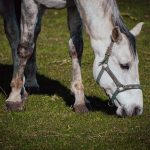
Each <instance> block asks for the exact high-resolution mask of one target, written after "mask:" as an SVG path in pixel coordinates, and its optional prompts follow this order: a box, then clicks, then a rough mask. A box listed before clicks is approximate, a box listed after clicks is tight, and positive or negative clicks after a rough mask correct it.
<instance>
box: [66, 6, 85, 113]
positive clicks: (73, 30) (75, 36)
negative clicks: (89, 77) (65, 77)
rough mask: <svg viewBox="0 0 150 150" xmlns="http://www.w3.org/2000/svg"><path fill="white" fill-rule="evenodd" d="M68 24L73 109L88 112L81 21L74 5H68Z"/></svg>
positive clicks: (78, 111)
mask: <svg viewBox="0 0 150 150" xmlns="http://www.w3.org/2000/svg"><path fill="white" fill-rule="evenodd" d="M68 26H69V30H70V34H71V39H70V40H69V53H70V56H71V59H72V83H71V91H72V93H73V94H74V96H75V103H74V106H73V108H74V110H75V112H77V113H84V112H88V108H87V106H86V101H85V100H86V98H85V95H84V86H83V84H82V77H81V65H80V64H81V58H82V52H83V40H82V22H81V19H80V16H79V13H78V11H77V8H76V6H73V7H68Z"/></svg>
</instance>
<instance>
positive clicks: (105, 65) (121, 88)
mask: <svg viewBox="0 0 150 150" xmlns="http://www.w3.org/2000/svg"><path fill="white" fill-rule="evenodd" d="M113 45H114V41H113V40H112V41H111V43H110V45H109V47H108V49H107V51H106V53H105V57H104V59H103V61H102V62H100V64H99V66H102V69H101V71H100V72H99V74H98V76H97V79H96V82H97V83H98V84H99V82H100V80H101V78H102V75H103V73H104V71H106V72H107V73H108V75H109V76H110V77H111V79H112V80H113V81H114V83H115V85H116V87H117V89H116V90H115V92H114V93H113V94H112V97H111V98H110V99H109V102H108V104H109V105H110V106H114V101H115V100H117V95H118V94H119V93H121V92H124V91H127V90H132V89H141V86H140V84H128V85H123V84H121V83H120V81H119V80H118V79H117V78H116V76H115V75H114V73H113V72H112V71H111V69H110V68H109V66H108V60H109V57H110V55H111V52H112V48H113ZM117 101H118V100H117Z"/></svg>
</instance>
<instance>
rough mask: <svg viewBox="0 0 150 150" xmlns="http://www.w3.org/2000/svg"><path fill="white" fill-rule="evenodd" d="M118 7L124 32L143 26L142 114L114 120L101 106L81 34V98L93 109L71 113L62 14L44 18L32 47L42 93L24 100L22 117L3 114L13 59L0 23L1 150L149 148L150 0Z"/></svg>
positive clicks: (127, 1)
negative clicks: (33, 47) (82, 49)
mask: <svg viewBox="0 0 150 150" xmlns="http://www.w3.org/2000/svg"><path fill="white" fill-rule="evenodd" d="M119 8H120V10H121V13H122V14H123V15H124V20H125V22H126V24H127V25H128V27H130V28H131V27H133V26H134V25H135V24H136V23H138V22H140V21H144V22H145V25H144V28H143V30H142V32H141V35H140V36H139V37H138V39H137V47H138V55H139V59H140V66H139V71H140V80H141V85H142V87H143V93H144V113H143V115H142V116H138V117H129V118H118V117H116V115H114V114H112V113H111V111H109V108H108V107H107V106H106V105H105V101H106V100H107V97H106V95H105V93H104V92H103V90H102V89H100V88H99V86H98V85H97V84H96V83H95V81H94V80H93V77H92V63H93V58H94V56H93V52H92V50H91V47H90V44H89V40H88V37H87V35H86V34H85V35H84V36H85V38H84V41H85V46H84V55H83V63H82V75H83V83H84V87H85V94H86V96H87V97H88V98H89V99H90V100H91V101H93V103H95V104H96V105H98V106H97V107H95V109H94V111H93V112H90V113H87V114H84V115H79V114H76V113H74V112H73V111H72V108H71V107H69V105H68V104H69V101H72V100H73V97H72V96H71V94H70V90H69V89H70V81H71V61H70V58H69V55H68V51H67V48H68V47H67V43H68V39H69V33H68V29H67V22H66V10H60V11H58V10H49V11H47V12H46V14H45V16H44V17H43V26H42V32H41V34H40V36H39V39H38V42H37V65H38V81H39V84H40V86H41V94H38V95H36V94H35V95H31V96H29V98H28V101H27V103H26V110H25V111H24V112H7V111H6V110H5V100H6V98H7V96H8V91H9V90H10V87H9V82H10V80H11V74H12V66H11V64H12V59H11V51H10V47H9V44H8V41H7V40H6V37H5V34H4V30H3V22H2V18H0V87H1V88H2V89H3V90H4V91H2V89H1V90H0V91H1V93H0V149H1V150H39V149H40V150H41V149H48V150H51V149H54V150H60V149H68V150H73V149H77V150H95V149H96V150H101V149H104V150H105V149H111V150H112V149H115V150H123V149H129V150H133V149H136V150H137V149H139V150H142V149H143V150H146V149H150V82H149V77H150V42H149V39H150V36H149V35H150V12H149V8H150V0H143V1H141V0H122V1H119ZM126 13H128V15H125V14H126ZM129 16H131V17H129ZM5 93H6V95H7V96H6V95H5ZM96 105H95V106H96ZM100 105H101V106H100Z"/></svg>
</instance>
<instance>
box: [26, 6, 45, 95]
mask: <svg viewBox="0 0 150 150" xmlns="http://www.w3.org/2000/svg"><path fill="white" fill-rule="evenodd" d="M39 7H40V8H39V11H38V16H37V19H38V20H37V23H36V27H35V32H34V43H35V46H34V50H33V54H32V55H31V57H30V58H29V60H28V61H27V65H26V68H25V76H26V82H25V87H26V89H27V91H28V92H29V93H36V92H38V91H39V84H38V82H37V78H36V73H37V67H36V41H37V38H38V35H39V33H40V31H41V20H42V16H43V14H44V11H45V8H44V7H43V6H42V5H40V6H39Z"/></svg>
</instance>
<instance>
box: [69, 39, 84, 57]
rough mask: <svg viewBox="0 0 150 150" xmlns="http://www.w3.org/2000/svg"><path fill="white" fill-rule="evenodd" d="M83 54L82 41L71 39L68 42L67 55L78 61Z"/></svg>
mask: <svg viewBox="0 0 150 150" xmlns="http://www.w3.org/2000/svg"><path fill="white" fill-rule="evenodd" d="M82 53H83V40H82V38H79V37H72V38H71V39H70V40H69V54H70V56H71V57H73V58H76V57H77V58H78V59H80V58H81V57H82Z"/></svg>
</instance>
